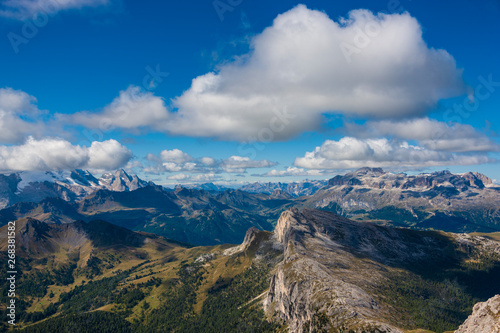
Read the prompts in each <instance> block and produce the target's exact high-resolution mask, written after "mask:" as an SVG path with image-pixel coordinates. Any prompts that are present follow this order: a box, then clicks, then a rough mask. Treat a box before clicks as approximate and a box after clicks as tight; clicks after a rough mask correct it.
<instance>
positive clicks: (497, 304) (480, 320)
mask: <svg viewBox="0 0 500 333" xmlns="http://www.w3.org/2000/svg"><path fill="white" fill-rule="evenodd" d="M477 332H485V333H486V332H488V333H499V332H500V295H496V296H494V297H492V298H490V299H489V300H487V301H486V302H482V303H477V304H476V305H474V309H473V310H472V314H471V315H470V316H469V318H467V320H466V321H465V322H464V323H463V324H462V325H461V326H460V327H459V328H458V330H456V331H455V333H477Z"/></svg>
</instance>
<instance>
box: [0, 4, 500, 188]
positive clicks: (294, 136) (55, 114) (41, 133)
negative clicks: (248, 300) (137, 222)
mask: <svg viewBox="0 0 500 333" xmlns="http://www.w3.org/2000/svg"><path fill="white" fill-rule="evenodd" d="M499 14H500V2H499V1H496V0H479V1H469V0H458V1H439V2H435V1H434V2H433V1H409V0H401V1H392V0H391V1H349V2H326V1H300V2H297V1H279V2H271V3H270V2H264V1H248V0H221V1H190V2H175V3H174V2H158V1H126V0H51V1H40V0H23V1H11V0H4V1H0V50H1V51H0V170H1V171H2V172H6V173H8V172H14V171H21V170H60V169H72V168H84V169H90V170H92V171H94V172H97V173H100V172H104V171H106V170H111V169H116V168H122V167H123V168H126V169H127V170H131V171H132V172H135V173H138V174H139V175H140V176H142V177H143V178H146V179H151V180H154V181H156V182H158V183H163V184H167V183H177V182H181V183H182V182H207V181H214V182H220V183H224V182H229V183H235V182H247V181H282V182H290V181H296V180H300V179H304V178H309V179H326V178H329V177H331V176H332V175H334V174H337V173H343V172H346V171H348V170H352V169H356V168H358V167H361V166H374V167H383V168H384V169H387V170H393V171H404V172H421V171H425V172H427V171H434V170H440V169H449V170H450V171H453V172H465V171H479V172H483V173H485V174H486V175H488V176H490V177H492V178H494V179H500V170H499V168H498V164H497V162H496V160H497V159H498V158H499V157H500V154H499V153H498V151H499V150H500V149H499V140H498V138H497V133H498V132H499V130H500V129H499V126H498V124H499V120H500V114H499V112H498V110H499V106H500V63H499V61H498V59H499V56H500V46H499V45H500V43H499V37H498V36H499V32H500V28H499V25H498V17H499Z"/></svg>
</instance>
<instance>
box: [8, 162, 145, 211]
mask: <svg viewBox="0 0 500 333" xmlns="http://www.w3.org/2000/svg"><path fill="white" fill-rule="evenodd" d="M148 184H149V182H146V181H144V180H141V179H140V178H138V177H137V176H136V175H132V176H130V175H128V174H127V173H126V172H125V171H124V170H117V171H116V172H114V173H105V174H103V175H102V176H101V177H100V178H99V179H97V178H96V177H94V176H93V175H92V174H91V173H90V172H89V171H84V170H73V171H58V172H56V171H26V172H18V173H12V174H10V175H4V174H0V208H5V207H8V206H11V205H13V204H15V203H18V202H39V201H41V200H43V199H45V198H49V197H56V198H61V199H63V200H65V201H77V200H80V199H83V198H84V197H85V196H87V195H89V194H91V193H93V192H95V191H97V190H99V189H107V190H110V191H133V190H136V189H138V188H142V187H145V186H147V185H148Z"/></svg>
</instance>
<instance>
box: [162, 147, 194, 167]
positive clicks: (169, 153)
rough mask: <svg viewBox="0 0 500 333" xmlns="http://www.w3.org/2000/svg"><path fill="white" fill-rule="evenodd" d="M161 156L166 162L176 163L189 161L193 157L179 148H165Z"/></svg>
mask: <svg viewBox="0 0 500 333" xmlns="http://www.w3.org/2000/svg"><path fill="white" fill-rule="evenodd" d="M160 157H161V159H162V161H164V162H173V163H176V164H181V163H187V162H190V161H192V160H193V158H192V157H191V156H190V155H189V154H186V153H185V152H183V151H182V150H179V149H172V150H164V151H162V152H161V153H160Z"/></svg>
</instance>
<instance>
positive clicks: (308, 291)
mask: <svg viewBox="0 0 500 333" xmlns="http://www.w3.org/2000/svg"><path fill="white" fill-rule="evenodd" d="M332 218H334V219H335V221H332ZM347 223H350V221H348V220H347V219H344V218H342V217H340V216H335V215H334V214H330V213H326V212H320V211H312V210H305V211H303V212H302V213H301V212H299V211H298V210H296V209H293V210H288V211H286V212H284V213H283V214H282V216H281V217H280V219H279V221H278V224H277V225H276V229H275V237H276V240H277V241H278V242H279V243H281V244H283V246H284V259H283V262H282V263H281V264H280V266H279V267H278V268H277V271H276V273H275V274H274V276H273V277H272V280H271V284H270V289H269V293H268V296H267V299H266V300H265V302H264V307H265V310H266V312H267V313H268V315H269V316H271V317H274V318H275V319H276V320H278V321H280V322H284V323H287V324H288V326H289V329H290V332H302V331H303V330H304V331H307V332H309V331H311V332H312V331H314V330H315V329H316V330H318V331H321V330H322V329H334V330H340V331H349V330H352V331H353V332H362V331H364V330H369V329H372V330H374V329H378V330H379V331H380V332H402V331H401V330H399V329H398V328H397V327H395V326H393V325H391V324H389V323H388V322H386V321H385V320H384V317H388V316H389V312H390V311H389V309H388V308H386V307H385V306H384V305H383V304H380V303H378V302H377V301H376V300H375V299H374V298H373V297H372V296H371V295H370V294H369V293H368V292H366V291H365V290H364V289H363V288H362V287H361V286H362V285H363V284H366V283H368V284H371V283H373V282H375V281H376V280H377V279H379V278H381V277H380V276H377V274H366V275H365V274H363V273H361V274H360V275H358V276H356V275H354V274H350V275H351V276H350V277H349V274H346V273H347V271H348V270H349V269H351V267H352V264H353V262H357V261H359V260H358V259H357V258H356V257H355V256H354V255H352V254H349V253H347V252H346V251H344V250H343V245H342V244H341V242H338V241H335V240H333V239H332V238H330V237H331V236H334V239H335V238H336V237H348V238H350V237H352V236H354V235H348V234H347V233H345V232H346V231H349V230H347V229H349V228H348V226H347ZM335 224H338V225H342V227H341V228H340V229H338V230H334V229H332V228H331V227H332V226H333V225H335ZM336 232H338V233H337V234H336V235H335V234H332V233H336ZM367 250H368V249H367ZM368 251H370V250H368ZM357 269H359V270H361V271H368V270H370V263H368V262H359V263H358V268H357ZM361 276H365V277H366V278H367V281H360V280H358V278H360V277H361ZM370 280H371V281H370Z"/></svg>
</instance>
